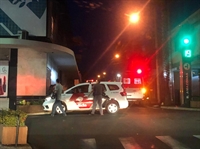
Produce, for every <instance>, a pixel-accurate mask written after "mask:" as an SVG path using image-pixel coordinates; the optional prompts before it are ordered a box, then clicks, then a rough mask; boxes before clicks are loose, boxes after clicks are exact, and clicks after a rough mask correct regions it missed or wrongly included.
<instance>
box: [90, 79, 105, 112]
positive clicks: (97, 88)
mask: <svg viewBox="0 0 200 149" xmlns="http://www.w3.org/2000/svg"><path fill="white" fill-rule="evenodd" d="M103 92H104V88H103V86H102V85H101V84H100V80H97V83H96V84H95V85H94V87H93V106H92V112H91V115H94V113H95V110H96V107H97V104H98V106H99V112H100V115H103V109H102V95H103Z"/></svg>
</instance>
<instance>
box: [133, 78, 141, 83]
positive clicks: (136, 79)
mask: <svg viewBox="0 0 200 149" xmlns="http://www.w3.org/2000/svg"><path fill="white" fill-rule="evenodd" d="M134 84H142V80H141V78H134Z"/></svg>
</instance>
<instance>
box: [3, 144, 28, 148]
mask: <svg viewBox="0 0 200 149" xmlns="http://www.w3.org/2000/svg"><path fill="white" fill-rule="evenodd" d="M0 149H32V147H31V146H30V145H29V144H26V145H18V146H16V147H15V145H12V146H4V145H2V144H0Z"/></svg>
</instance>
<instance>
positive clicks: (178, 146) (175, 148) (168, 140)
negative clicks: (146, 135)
mask: <svg viewBox="0 0 200 149" xmlns="http://www.w3.org/2000/svg"><path fill="white" fill-rule="evenodd" d="M156 138H157V139H159V140H160V141H162V142H164V143H165V144H167V145H168V146H170V147H171V148H172V149H190V148H189V147H187V146H185V145H184V144H182V143H180V142H178V141H177V140H175V139H173V138H172V137H170V136H156Z"/></svg>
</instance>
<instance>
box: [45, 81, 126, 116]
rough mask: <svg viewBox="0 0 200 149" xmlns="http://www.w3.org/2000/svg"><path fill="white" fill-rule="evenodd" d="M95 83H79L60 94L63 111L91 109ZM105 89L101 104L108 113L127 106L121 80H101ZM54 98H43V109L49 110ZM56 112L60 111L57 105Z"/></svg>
mask: <svg viewBox="0 0 200 149" xmlns="http://www.w3.org/2000/svg"><path fill="white" fill-rule="evenodd" d="M94 84H95V83H94V82H92V83H80V84H77V85H75V86H73V87H71V88H69V89H67V90H66V91H64V93H63V94H62V96H61V101H62V106H63V109H64V111H66V112H67V111H75V110H79V111H81V110H91V109H92V104H93V95H92V86H93V85H94ZM101 84H102V85H103V87H104V90H105V96H103V99H102V101H103V102H102V103H103V104H102V106H103V108H104V109H106V111H107V112H108V113H116V112H117V111H118V110H119V109H124V108H127V107H128V100H127V98H126V92H125V90H124V89H123V87H122V83H121V82H101ZM54 102H55V99H52V98H51V96H48V97H46V98H45V101H44V103H43V107H44V111H51V110H52V106H53V104H54ZM56 112H57V113H62V112H61V110H60V109H59V107H57V108H56Z"/></svg>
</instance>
